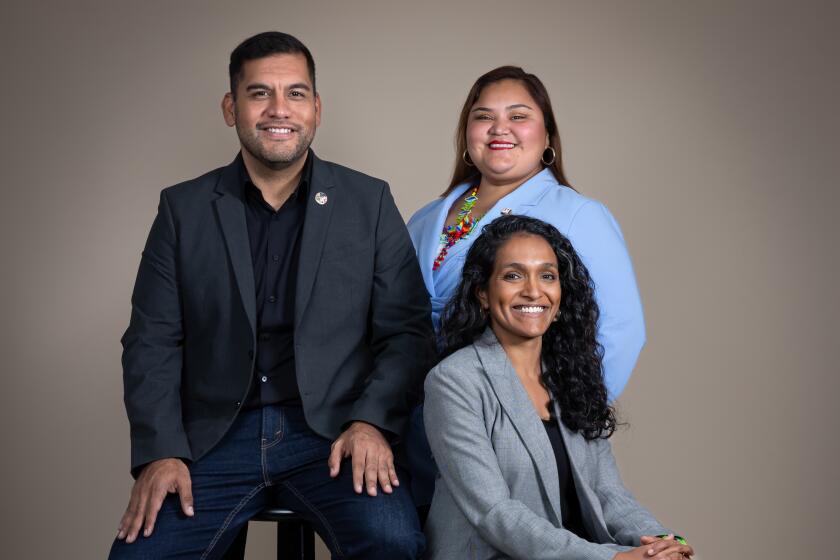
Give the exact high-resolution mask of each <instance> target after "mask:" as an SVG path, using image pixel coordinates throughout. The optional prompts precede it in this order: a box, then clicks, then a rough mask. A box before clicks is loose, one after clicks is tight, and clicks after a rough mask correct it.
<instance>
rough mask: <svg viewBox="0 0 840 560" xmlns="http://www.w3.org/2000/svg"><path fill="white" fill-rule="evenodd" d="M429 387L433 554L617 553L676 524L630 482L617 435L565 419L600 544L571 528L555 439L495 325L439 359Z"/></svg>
mask: <svg viewBox="0 0 840 560" xmlns="http://www.w3.org/2000/svg"><path fill="white" fill-rule="evenodd" d="M425 387H426V404H425V424H426V433H427V435H428V437H429V443H430V444H431V447H432V453H433V454H434V457H435V460H436V461H437V465H438V469H439V471H440V475H439V477H438V480H437V483H436V486H435V494H434V498H433V500H432V509H431V511H430V513H429V519H428V522H427V524H426V536H427V537H428V544H429V551H428V553H427V558H430V559H435V560H438V559H459V560H460V559H467V558H469V559H488V560H489V559H491V558H492V559H497V558H523V559H525V558H527V559H543V558H544V559H552V560H558V559H566V558H568V559H574V560H584V559H598V560H608V559H611V558H613V556H615V554H616V553H617V552H621V551H624V550H629V549H630V548H631V547H632V546H639V537H640V536H641V535H657V534H664V533H668V532H669V531H668V530H667V529H665V528H663V527H662V525H660V524H659V522H658V521H657V520H656V519H655V518H654V517H653V515H651V514H650V513H649V512H648V511H647V510H646V509H644V508H643V507H642V506H640V505H639V504H638V503H637V502H636V500H635V499H634V498H633V496H632V495H631V494H630V492H629V491H628V490H627V489H626V488H625V487H624V485H623V484H622V482H621V478H620V477H619V474H618V468H617V467H616V464H615V459H614V457H613V455H612V451H611V448H610V444H609V442H608V441H607V440H604V439H597V440H592V441H587V440H585V439H584V438H583V437H582V436H581V435H580V434H577V433H573V432H571V431H570V430H569V429H568V428H566V426H565V425H564V424H563V423H562V422H560V432H561V434H562V435H563V439H564V441H565V444H566V449H567V451H568V454H569V462H570V463H571V467H572V472H573V474H574V479H575V486H576V487H577V491H578V495H579V498H580V506H581V510H582V513H583V522H584V524H585V526H586V529H587V531H588V532H589V534H590V535H592V536H593V538H595V539H596V540H597V543H592V542H588V541H585V540H583V539H581V538H579V537H577V536H576V535H575V534H574V533H572V532H570V531H567V530H565V529H563V528H562V527H561V521H560V520H561V515H560V489H559V482H558V474H557V463H556V461H555V458H554V452H553V450H552V447H551V443H550V442H549V440H548V436H547V435H546V433H545V428H543V426H542V423H541V421H540V418H539V416H538V415H537V414H536V413H535V411H534V407H533V405H532V404H531V401H530V399H529V398H528V394H527V393H526V392H525V388H524V387H523V386H522V384H521V382H520V381H519V378H518V377H517V375H516V372H515V371H514V370H513V366H512V365H511V363H510V361H509V360H508V358H507V355H506V354H505V351H504V349H503V348H502V347H501V345H500V344H499V342H498V341H497V339H496V336H495V334H494V333H493V331H492V330H490V329H487V331H485V333H484V334H483V335H482V336H481V337H480V338H479V339H478V340H477V341H476V342H475V343H473V344H472V345H470V346H467V347H466V348H463V349H461V350H459V351H458V352H455V353H454V354H452V355H451V356H449V357H448V358H447V359H445V360H443V361H442V362H441V363H440V364H438V366H437V367H435V368H434V369H433V370H432V371H431V372H430V373H429V375H428V377H427V378H426V384H425ZM555 406H556V405H555ZM555 413H556V416H557V417H558V418H559V417H560V411H559V410H558V409H556V408H555ZM599 543H600V544H599Z"/></svg>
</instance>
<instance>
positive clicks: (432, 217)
mask: <svg viewBox="0 0 840 560" xmlns="http://www.w3.org/2000/svg"><path fill="white" fill-rule="evenodd" d="M467 187H469V184H467V183H464V184H462V185H458V186H456V187H455V188H454V189H452V192H451V193H449V194H448V195H446V197H445V198H441V199H439V200H438V205H437V208H435V210H434V211H432V212H429V213H428V214H427V215H426V216H425V217H424V219H423V223H422V224H417V225H416V226H413V227H414V228H416V230H417V231H421V232H423V233H424V234H425V235H421V236H420V238H419V239H418V244H417V245H418V246H417V258H418V259H419V261H420V270H421V271H422V272H423V279H424V280H425V281H426V286H428V287H429V292H430V294H429V295H431V296H432V297H435V295H436V294H435V293H434V287H435V281H434V271H433V270H432V266H433V265H434V262H435V259H437V256H438V253H439V252H440V242H439V241H440V234H441V232H442V231H443V226H444V224H445V222H446V215H447V214H449V209H450V208H451V207H452V204H454V203H455V200H456V199H457V198H459V197H460V196H462V195H463V194H464V192H465V191H466V190H467Z"/></svg>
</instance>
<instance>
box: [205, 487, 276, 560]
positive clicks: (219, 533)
mask: <svg viewBox="0 0 840 560" xmlns="http://www.w3.org/2000/svg"><path fill="white" fill-rule="evenodd" d="M263 488H265V484H260V485H259V486H257V487H256V488H254V489H253V490H251V491H250V492H249V493H248V494H247V495H246V496H245V497H244V498H242V500H240V501H239V503H238V504H237V505H236V507H235V508H233V510H232V511H231V512H230V513H229V514H228V516H227V518H226V519H225V522H224V523H222V526H221V527H219V530H218V531H216V534H215V535H214V536H213V540H211V541H210V544H209V545H207V549H206V550H205V551H204V553H203V554H202V555H201V560H204V559H205V558H207V555H208V554H210V552H211V551H212V550H213V548H214V547H215V546H216V544H217V543H218V542H219V539H220V538H222V534H223V533H224V532H225V531H227V528H228V527H229V526H230V523H231V521H233V518H234V517H236V514H237V513H239V512H240V511H242V508H243V507H245V504H247V503H248V502H249V501H251V498H253V497H254V496H256V495H257V492H259V491H260V490H262V489H263Z"/></svg>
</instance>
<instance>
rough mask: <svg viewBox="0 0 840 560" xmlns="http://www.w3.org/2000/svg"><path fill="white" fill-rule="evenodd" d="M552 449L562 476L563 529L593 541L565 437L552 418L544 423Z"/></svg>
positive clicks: (558, 471)
mask: <svg viewBox="0 0 840 560" xmlns="http://www.w3.org/2000/svg"><path fill="white" fill-rule="evenodd" d="M542 423H543V426H544V427H545V432H546V434H548V439H549V441H551V447H552V449H554V459H555V460H556V461H557V474H559V475H560V512H561V515H562V516H563V519H562V522H563V528H564V529H567V530H569V531H571V532H572V533H574V534H575V535H577V536H579V537H580V538H582V539H585V540H587V541H593V539H592V537H590V536H589V533H588V532H587V531H586V528H585V527H584V525H583V514H582V513H581V510H580V501H579V500H578V495H577V490H575V480H574V476H573V475H572V466H571V464H570V463H569V455H568V454H567V453H566V444H565V443H563V436H562V434H561V433H560V427H559V426H558V425H557V420H556V419H555V418H554V416H552V417H551V418H550V419H549V420H543V421H542Z"/></svg>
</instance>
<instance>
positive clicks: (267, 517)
mask: <svg viewBox="0 0 840 560" xmlns="http://www.w3.org/2000/svg"><path fill="white" fill-rule="evenodd" d="M251 521H274V522H276V523H277V560H315V531H314V530H313V529H312V527H311V526H310V525H309V523H307V522H306V521H305V520H304V519H303V518H302V517H300V516H299V515H298V514H296V513H295V512H293V511H290V510H288V509H283V508H266V509H264V510H262V511H261V512H260V513H259V514H257V515H256V516H255V517H253V518H251ZM247 534H248V532H247V530H245V529H243V530H242V531H241V532H240V533H239V535H237V536H236V539H235V540H234V541H233V544H231V545H230V548H228V551H227V552H226V553H225V556H224V560H243V559H244V558H245V539H246V536H247Z"/></svg>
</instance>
